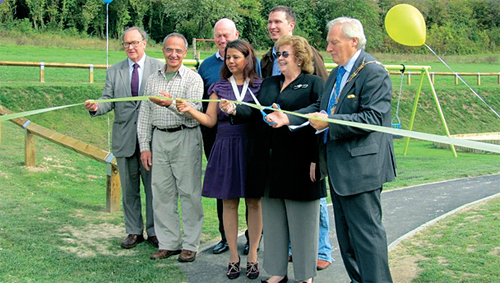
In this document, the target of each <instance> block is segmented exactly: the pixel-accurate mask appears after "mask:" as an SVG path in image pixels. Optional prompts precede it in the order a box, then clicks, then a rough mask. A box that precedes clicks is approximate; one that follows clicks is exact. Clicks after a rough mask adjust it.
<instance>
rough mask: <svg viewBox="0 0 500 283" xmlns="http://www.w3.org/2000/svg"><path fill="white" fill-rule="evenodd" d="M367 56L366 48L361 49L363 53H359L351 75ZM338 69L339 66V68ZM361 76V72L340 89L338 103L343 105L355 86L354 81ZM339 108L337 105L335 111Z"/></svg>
mask: <svg viewBox="0 0 500 283" xmlns="http://www.w3.org/2000/svg"><path fill="white" fill-rule="evenodd" d="M365 56H366V53H365V51H364V50H361V53H360V54H359V57H358V59H357V60H356V62H355V63H354V65H353V66H352V69H351V72H350V73H349V77H350V76H351V75H352V73H354V72H355V71H356V70H357V69H358V68H359V66H361V64H363V63H364V61H365ZM337 70H338V68H337ZM335 75H337V72H335ZM358 76H359V74H358V75H357V76H356V77H355V78H353V79H352V80H351V81H350V82H348V83H346V84H345V86H344V87H343V88H342V90H341V91H340V97H339V101H338V104H339V105H341V104H342V103H343V102H344V99H345V98H346V97H347V95H348V94H349V93H350V92H351V89H352V88H353V86H354V82H355V81H356V79H357V77H358ZM348 80H349V79H348ZM339 108H340V107H337V108H336V109H335V113H338V111H339Z"/></svg>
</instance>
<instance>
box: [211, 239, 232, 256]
mask: <svg viewBox="0 0 500 283" xmlns="http://www.w3.org/2000/svg"><path fill="white" fill-rule="evenodd" d="M227 250H229V246H228V245H227V241H224V240H221V241H220V242H218V243H217V245H215V247H214V250H213V253H214V254H221V253H223V252H225V251H227Z"/></svg>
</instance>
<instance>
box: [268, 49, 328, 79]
mask: <svg viewBox="0 0 500 283" xmlns="http://www.w3.org/2000/svg"><path fill="white" fill-rule="evenodd" d="M311 49H312V53H313V65H314V72H313V75H317V76H319V77H321V78H322V79H323V80H325V81H326V79H327V78H328V73H327V71H326V67H325V61H324V60H323V56H321V54H320V53H319V52H318V50H316V49H315V48H314V47H312V46H311ZM272 52H273V49H272V48H271V49H270V50H269V51H268V52H267V53H266V54H264V56H262V60H261V62H260V65H261V71H262V78H263V79H265V78H267V77H270V76H272V75H273V64H274V58H273V54H272Z"/></svg>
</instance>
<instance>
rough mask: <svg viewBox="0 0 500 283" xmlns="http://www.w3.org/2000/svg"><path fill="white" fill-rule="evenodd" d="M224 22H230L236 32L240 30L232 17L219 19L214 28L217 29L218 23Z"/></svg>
mask: <svg viewBox="0 0 500 283" xmlns="http://www.w3.org/2000/svg"><path fill="white" fill-rule="evenodd" d="M224 22H225V23H228V24H229V25H230V26H231V28H232V29H233V30H234V32H237V31H238V29H236V24H235V23H234V21H233V20H231V19H228V18H222V19H220V20H218V21H217V22H216V23H215V25H214V29H215V27H216V26H217V25H218V24H220V23H224Z"/></svg>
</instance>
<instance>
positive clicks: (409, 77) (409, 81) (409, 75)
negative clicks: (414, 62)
mask: <svg viewBox="0 0 500 283" xmlns="http://www.w3.org/2000/svg"><path fill="white" fill-rule="evenodd" d="M408 85H411V72H408Z"/></svg>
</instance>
